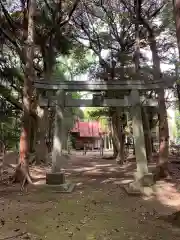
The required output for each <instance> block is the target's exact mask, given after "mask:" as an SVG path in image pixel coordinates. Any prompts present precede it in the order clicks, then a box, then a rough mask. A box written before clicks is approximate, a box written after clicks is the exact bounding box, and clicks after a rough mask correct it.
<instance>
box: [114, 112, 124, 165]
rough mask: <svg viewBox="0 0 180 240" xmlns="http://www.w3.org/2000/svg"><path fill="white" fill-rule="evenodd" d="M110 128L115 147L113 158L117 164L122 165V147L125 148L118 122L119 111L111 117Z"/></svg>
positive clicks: (121, 129)
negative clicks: (111, 128)
mask: <svg viewBox="0 0 180 240" xmlns="http://www.w3.org/2000/svg"><path fill="white" fill-rule="evenodd" d="M112 127H113V136H114V141H113V145H115V155H116V156H115V157H116V162H117V163H118V164H123V163H124V161H125V155H124V147H125V135H124V132H123V126H122V125H121V121H120V113H119V109H117V110H116V113H115V114H114V115H113V116H112Z"/></svg>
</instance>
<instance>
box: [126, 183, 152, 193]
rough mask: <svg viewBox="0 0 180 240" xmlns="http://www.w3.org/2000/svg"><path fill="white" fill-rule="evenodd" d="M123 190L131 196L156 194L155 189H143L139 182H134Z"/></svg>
mask: <svg viewBox="0 0 180 240" xmlns="http://www.w3.org/2000/svg"><path fill="white" fill-rule="evenodd" d="M123 189H124V190H125V191H126V193H127V194H128V195H130V196H140V195H144V196H148V197H149V196H152V195H153V194H154V190H153V187H143V186H141V185H140V184H139V182H135V181H134V182H132V183H130V184H128V185H124V186H123Z"/></svg>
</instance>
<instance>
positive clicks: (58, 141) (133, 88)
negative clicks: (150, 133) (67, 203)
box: [35, 79, 173, 188]
mask: <svg viewBox="0 0 180 240" xmlns="http://www.w3.org/2000/svg"><path fill="white" fill-rule="evenodd" d="M35 87H36V88H37V89H39V90H41V91H42V90H43V91H45V92H46V93H47V92H48V94H46V93H45V95H46V96H48V97H44V98H40V106H41V107H47V106H51V107H53V106H54V107H56V117H55V129H54V138H53V151H52V172H51V173H48V174H47V175H46V183H47V184H52V185H57V184H64V183H65V179H64V174H63V173H62V172H61V162H62V158H63V156H62V140H63V121H64V107H82V106H87V107H90V106H92V107H93V106H94V107H97V106H99V107H123V108H124V107H131V113H132V127H133V137H134V145H135V155H136V164H137V170H136V173H135V183H138V184H135V185H136V186H137V185H138V186H139V185H143V186H147V185H151V184H153V176H152V174H151V173H149V171H148V165H147V156H146V149H145V139H144V131H143V123H142V115H141V105H143V106H154V107H157V106H158V102H157V100H153V99H146V98H144V97H141V96H140V93H142V92H146V91H148V90H158V89H160V88H161V89H162V88H171V87H173V82H172V80H171V81H167V80H164V79H162V80H161V81H152V82H151V81H149V82H148V81H146V82H144V81H139V80H133V81H117V80H116V81H108V82H105V81H97V82H89V81H67V82H59V81H56V82H44V81H36V82H35ZM74 91H89V92H104V91H105V92H106V91H117V92H121V93H123V95H124V98H123V99H122V98H121V99H109V98H96V99H95V98H94V99H72V98H71V97H69V96H66V94H65V93H66V92H74ZM53 92H56V96H53V95H54V94H52V93H53ZM125 92H126V93H128V95H125ZM135 185H133V188H134V186H135Z"/></svg>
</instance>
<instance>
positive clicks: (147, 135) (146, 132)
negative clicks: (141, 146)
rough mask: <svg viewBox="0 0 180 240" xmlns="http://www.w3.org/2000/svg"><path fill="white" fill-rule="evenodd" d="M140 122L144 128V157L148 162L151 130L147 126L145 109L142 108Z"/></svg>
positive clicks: (150, 153) (150, 158) (149, 159)
mask: <svg viewBox="0 0 180 240" xmlns="http://www.w3.org/2000/svg"><path fill="white" fill-rule="evenodd" d="M142 120H143V128H144V139H145V145H146V156H147V160H148V161H149V162H150V161H151V160H152V141H151V130H150V126H149V118H148V114H147V109H146V108H145V107H142Z"/></svg>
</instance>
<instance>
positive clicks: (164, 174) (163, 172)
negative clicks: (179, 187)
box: [154, 162, 171, 181]
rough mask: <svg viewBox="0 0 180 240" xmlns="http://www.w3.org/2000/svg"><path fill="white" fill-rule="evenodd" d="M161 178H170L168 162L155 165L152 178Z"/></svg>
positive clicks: (156, 179)
mask: <svg viewBox="0 0 180 240" xmlns="http://www.w3.org/2000/svg"><path fill="white" fill-rule="evenodd" d="M161 179H171V174H170V172H169V169H168V163H167V162H166V163H163V164H159V165H157V167H156V169H155V171H154V180H155V181H159V180H161Z"/></svg>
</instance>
